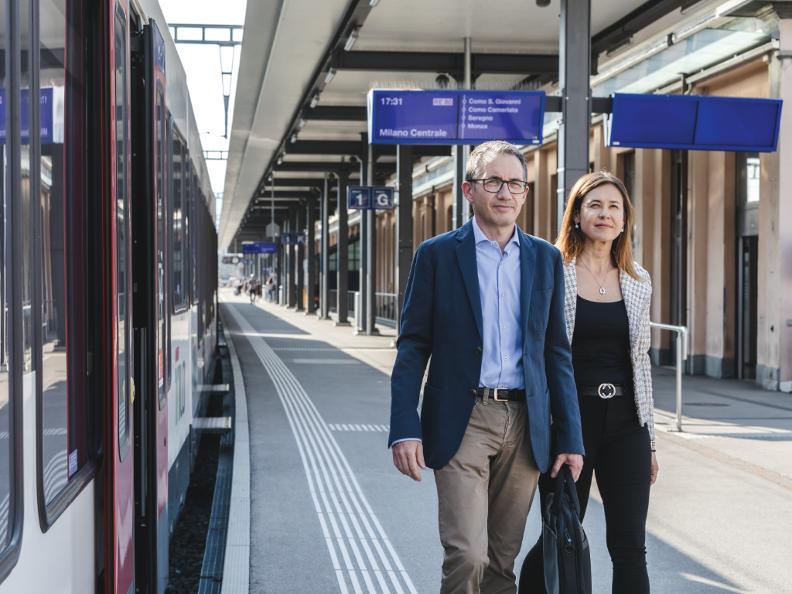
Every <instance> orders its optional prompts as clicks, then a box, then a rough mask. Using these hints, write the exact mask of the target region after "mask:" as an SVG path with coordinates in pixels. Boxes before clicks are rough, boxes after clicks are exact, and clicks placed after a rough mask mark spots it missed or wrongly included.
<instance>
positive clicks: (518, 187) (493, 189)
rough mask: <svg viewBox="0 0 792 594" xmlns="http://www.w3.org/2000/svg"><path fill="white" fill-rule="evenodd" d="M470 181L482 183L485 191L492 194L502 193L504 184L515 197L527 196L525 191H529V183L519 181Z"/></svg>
mask: <svg viewBox="0 0 792 594" xmlns="http://www.w3.org/2000/svg"><path fill="white" fill-rule="evenodd" d="M468 181H469V182H481V185H482V186H483V187H484V191H485V192H489V193H490V194H497V193H498V192H500V191H501V188H502V187H503V184H506V187H507V188H508V189H509V192H510V193H512V194H515V195H518V194H525V191H526V190H527V189H528V182H524V181H522V180H519V179H509V180H505V179H501V178H499V177H488V178H485V179H469V180H468Z"/></svg>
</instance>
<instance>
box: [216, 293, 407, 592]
mask: <svg viewBox="0 0 792 594" xmlns="http://www.w3.org/2000/svg"><path fill="white" fill-rule="evenodd" d="M229 310H230V312H231V314H232V315H233V317H234V318H236V321H237V323H238V324H239V326H240V327H241V329H242V331H243V332H244V333H245V334H246V335H247V336H248V340H249V341H250V343H251V346H252V347H253V349H254V351H255V352H256V354H257V355H258V357H259V359H260V361H261V362H262V364H263V365H264V368H265V369H266V370H267V372H268V373H269V375H270V377H271V378H272V381H273V383H274V385H275V388H276V390H277V392H278V396H279V398H280V400H281V403H282V404H283V407H284V410H285V412H286V416H287V420H288V421H289V425H290V426H291V428H292V432H293V434H294V437H295V440H296V442H297V446H298V451H299V452H300V457H301V459H302V461H303V468H304V470H305V473H306V477H307V479H308V483H309V488H310V489H311V493H312V496H314V497H315V505H317V504H318V500H321V502H322V503H323V504H324V509H325V510H326V512H327V518H328V519H329V521H330V522H329V523H330V525H331V526H332V528H333V534H334V536H335V538H334V540H335V544H337V545H338V547H339V549H340V550H341V553H342V556H343V557H344V561H345V562H346V567H347V572H346V574H347V576H348V577H349V579H350V580H351V582H352V586H353V588H354V589H355V591H356V592H361V589H360V586H361V585H360V582H359V580H358V576H357V572H356V571H355V570H354V569H353V568H352V566H351V558H350V556H349V551H348V550H347V547H346V546H345V545H347V544H348V545H349V546H350V548H351V549H352V552H353V554H355V557H356V560H357V561H358V564H359V565H360V566H361V567H362V566H363V565H362V564H363V558H362V556H360V551H359V549H358V548H357V544H359V543H360V544H362V543H363V542H364V541H365V540H366V539H367V538H368V539H370V540H371V541H372V543H373V544H374V547H375V549H376V550H377V553H378V555H379V562H381V563H382V565H383V566H384V567H385V568H386V569H385V571H389V568H390V567H391V566H395V567H396V568H397V570H398V573H393V572H389V576H390V579H391V581H392V582H393V585H394V588H395V589H396V591H397V592H404V590H403V588H402V584H404V585H405V586H406V587H407V589H408V590H409V591H410V592H413V593H415V592H416V590H415V587H414V585H413V584H412V581H411V580H410V577H409V575H408V574H407V572H406V571H405V570H404V567H403V566H402V563H401V560H400V559H399V557H398V555H397V554H396V552H395V550H394V549H393V545H392V544H391V542H390V540H389V539H388V537H387V535H386V534H385V531H384V529H383V528H382V525H381V524H380V522H379V520H378V519H377V517H376V516H375V515H374V512H373V510H372V509H371V505H370V504H369V502H368V500H367V499H366V497H365V495H364V494H363V491H362V489H361V487H360V484H359V483H358V481H357V478H356V477H355V475H354V473H353V472H352V469H351V467H350V465H349V462H348V461H347V459H346V457H345V456H344V454H343V453H342V452H341V449H340V447H339V446H338V443H337V442H336V441H335V438H334V437H333V436H332V434H331V433H330V427H329V426H328V424H327V423H326V422H325V421H324V419H322V417H321V415H320V414H319V411H318V410H317V409H316V407H315V405H314V404H313V402H312V401H311V399H310V398H309V397H308V395H307V394H306V393H305V390H304V389H303V387H302V386H301V385H300V383H299V382H298V381H297V379H296V378H295V377H294V375H293V374H292V373H291V371H290V370H289V369H288V368H287V367H286V365H285V364H284V363H283V361H282V360H281V359H280V358H279V357H278V356H277V355H276V354H275V352H274V351H273V350H272V349H271V348H270V346H269V345H268V344H267V343H266V342H265V341H264V340H262V339H261V338H260V335H257V333H255V332H254V331H252V330H253V329H252V327H251V326H250V324H249V323H248V322H247V321H246V320H245V319H244V318H243V317H242V316H241V315H240V314H239V313H237V311H236V307H234V306H229ZM342 426H343V427H345V428H346V427H347V426H346V425H342ZM316 493H318V494H319V497H318V498H317V497H316ZM331 502H332V504H333V508H334V509H333V508H331V505H330V504H331ZM320 510H321V508H318V509H317V513H320ZM337 514H338V515H339V516H340V519H341V522H342V523H343V525H344V529H345V532H346V536H344V535H343V534H342V533H341V531H340V529H339V525H338V522H337V518H336V515H337ZM346 517H349V518H350V519H351V518H352V517H355V518H356V519H357V520H359V522H358V521H352V522H351V524H352V527H353V528H354V531H352V530H350V526H349V523H348V522H346V521H345V518H346ZM361 524H362V527H361ZM372 526H373V528H372ZM364 529H365V532H366V533H367V535H366V534H365V533H364ZM345 540H348V542H347V543H345V542H344V541H345ZM327 542H328V547H329V546H330V541H329V540H328V541H327ZM363 548H364V551H365V552H366V557H367V560H368V561H369V565H370V568H367V569H366V570H365V571H364V573H362V576H363V579H364V581H365V582H366V585H367V586H368V587H369V591H370V592H371V591H375V590H373V582H371V579H370V577H369V576H370V572H371V571H372V570H373V571H374V573H375V575H376V574H377V573H378V572H381V569H380V567H379V565H378V561H377V559H375V558H374V555H373V553H371V556H369V551H370V549H369V548H368V547H366V546H363ZM367 549H368V550H367ZM331 557H332V554H331ZM361 571H363V570H361ZM337 575H342V574H339V573H338V572H337ZM378 581H379V580H378ZM400 581H401V583H400ZM343 583H344V582H342V581H340V580H339V586H340V587H341V588H342V590H343V589H344V586H343V585H342V584H343ZM384 584H385V581H384V580H382V581H380V585H381V586H383V589H384V590H385V591H386V592H389V590H387V589H386V588H385V587H384ZM416 594H417V593H416Z"/></svg>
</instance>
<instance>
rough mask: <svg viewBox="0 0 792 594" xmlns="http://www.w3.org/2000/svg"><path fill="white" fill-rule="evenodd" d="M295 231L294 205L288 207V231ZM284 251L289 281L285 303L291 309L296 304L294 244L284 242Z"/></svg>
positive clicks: (295, 216) (295, 211) (295, 212)
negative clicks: (286, 257) (287, 263)
mask: <svg viewBox="0 0 792 594" xmlns="http://www.w3.org/2000/svg"><path fill="white" fill-rule="evenodd" d="M295 231H297V210H296V208H295V207H293V206H292V207H290V208H289V232H290V233H293V232H295ZM286 253H287V254H288V262H289V269H288V270H289V272H288V274H289V283H288V285H287V291H286V292H287V296H288V297H287V299H286V305H287V306H288V307H289V308H290V309H292V308H294V307H295V306H296V305H297V258H296V257H295V253H294V245H293V244H291V243H288V244H286Z"/></svg>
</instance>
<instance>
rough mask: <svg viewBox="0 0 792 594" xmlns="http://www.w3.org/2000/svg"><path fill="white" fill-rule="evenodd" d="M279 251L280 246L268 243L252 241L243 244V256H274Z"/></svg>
mask: <svg viewBox="0 0 792 594" xmlns="http://www.w3.org/2000/svg"><path fill="white" fill-rule="evenodd" d="M277 251H278V245H277V244H275V243H272V242H268V241H252V242H250V243H243V244H242V253H243V254H274V253H275V252H277Z"/></svg>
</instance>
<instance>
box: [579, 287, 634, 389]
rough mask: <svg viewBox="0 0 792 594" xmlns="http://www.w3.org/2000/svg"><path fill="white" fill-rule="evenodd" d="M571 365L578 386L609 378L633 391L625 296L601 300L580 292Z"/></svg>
mask: <svg viewBox="0 0 792 594" xmlns="http://www.w3.org/2000/svg"><path fill="white" fill-rule="evenodd" d="M572 365H573V367H574V370H575V382H576V383H577V385H578V386H588V385H592V384H601V383H603V382H608V383H611V384H621V385H622V386H623V387H624V388H625V389H627V390H629V391H630V392H632V362H631V360H630V321H629V319H628V317H627V308H626V307H625V305H624V300H621V301H613V302H610V303H601V302H597V301H589V300H587V299H583V298H582V297H581V296H580V295H578V297H577V313H576V314H575V331H574V334H573V336H572Z"/></svg>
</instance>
